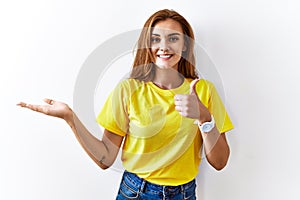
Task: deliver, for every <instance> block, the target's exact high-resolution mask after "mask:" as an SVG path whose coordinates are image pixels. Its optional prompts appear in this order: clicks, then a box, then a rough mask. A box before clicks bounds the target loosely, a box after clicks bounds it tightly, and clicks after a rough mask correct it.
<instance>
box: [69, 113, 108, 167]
mask: <svg viewBox="0 0 300 200" xmlns="http://www.w3.org/2000/svg"><path fill="white" fill-rule="evenodd" d="M64 119H65V121H66V122H67V123H68V124H69V126H70V127H71V129H72V131H73V133H74V134H75V136H76V138H77V140H78V142H79V143H80V144H81V146H82V147H83V149H84V150H85V151H86V152H87V154H88V155H89V156H90V157H91V158H92V160H93V161H94V162H95V163H96V164H97V165H98V166H99V167H101V168H102V169H106V168H108V167H109V166H110V165H111V164H112V162H113V161H111V160H110V159H109V158H110V157H111V156H109V149H108V147H107V145H106V144H105V143H104V142H103V141H101V140H99V139H97V138H96V137H95V136H93V135H92V134H91V133H90V132H89V131H88V130H87V129H86V127H85V126H84V125H83V124H82V122H81V121H80V120H79V118H78V117H77V115H76V114H75V113H74V112H73V111H72V110H71V109H70V112H69V113H68V114H67V115H66V117H65V118H64Z"/></svg>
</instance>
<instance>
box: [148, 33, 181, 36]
mask: <svg viewBox="0 0 300 200" xmlns="http://www.w3.org/2000/svg"><path fill="white" fill-rule="evenodd" d="M151 35H154V36H160V35H159V34H157V33H152V34H151ZM174 35H180V34H179V33H170V34H169V35H168V36H174Z"/></svg>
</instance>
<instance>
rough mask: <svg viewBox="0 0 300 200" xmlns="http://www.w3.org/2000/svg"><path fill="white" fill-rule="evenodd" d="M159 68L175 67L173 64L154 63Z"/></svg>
mask: <svg viewBox="0 0 300 200" xmlns="http://www.w3.org/2000/svg"><path fill="white" fill-rule="evenodd" d="M156 66H157V67H158V68H159V69H175V70H177V69H176V67H175V66H174V65H164V64H156Z"/></svg>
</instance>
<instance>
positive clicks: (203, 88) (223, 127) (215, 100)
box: [196, 80, 234, 133]
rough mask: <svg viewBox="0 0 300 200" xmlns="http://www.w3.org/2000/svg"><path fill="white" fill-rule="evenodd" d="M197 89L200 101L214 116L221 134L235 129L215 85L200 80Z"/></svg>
mask: <svg viewBox="0 0 300 200" xmlns="http://www.w3.org/2000/svg"><path fill="white" fill-rule="evenodd" d="M196 89H197V93H198V96H199V99H200V100H201V102H202V103H203V104H204V105H205V106H206V107H207V108H208V110H209V111H210V113H211V114H212V115H213V117H214V119H215V122H216V127H217V128H218V130H219V132H220V133H224V132H227V131H229V130H231V129H233V128H234V126H233V123H232V122H231V120H230V117H229V115H228V113H227V111H226V108H225V106H224V104H223V102H222V99H221V98H220V96H219V94H218V92H217V90H216V88H215V86H214V85H213V83H211V82H209V81H207V80H200V81H199V82H198V83H197V86H196Z"/></svg>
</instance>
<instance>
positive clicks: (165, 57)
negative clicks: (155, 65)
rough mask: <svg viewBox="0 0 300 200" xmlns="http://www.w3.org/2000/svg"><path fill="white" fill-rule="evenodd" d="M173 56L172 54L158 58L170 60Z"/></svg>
mask: <svg viewBox="0 0 300 200" xmlns="http://www.w3.org/2000/svg"><path fill="white" fill-rule="evenodd" d="M172 56H173V55H172V54H161V55H157V57H159V58H162V59H169V58H171V57H172Z"/></svg>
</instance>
